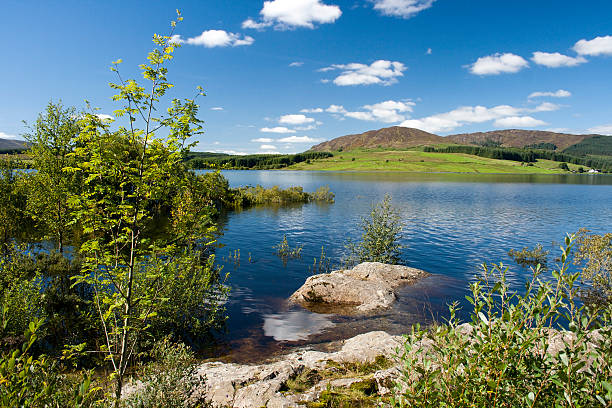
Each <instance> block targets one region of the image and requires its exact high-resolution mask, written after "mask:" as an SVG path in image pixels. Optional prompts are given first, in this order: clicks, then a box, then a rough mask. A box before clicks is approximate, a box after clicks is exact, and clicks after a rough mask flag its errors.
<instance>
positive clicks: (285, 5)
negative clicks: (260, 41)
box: [242, 0, 342, 30]
mask: <svg viewBox="0 0 612 408" xmlns="http://www.w3.org/2000/svg"><path fill="white" fill-rule="evenodd" d="M259 14H260V15H261V18H262V20H261V21H259V22H258V21H255V20H253V19H251V18H249V19H247V20H245V21H244V22H243V23H242V28H253V29H257V30H261V29H263V28H266V27H270V26H272V25H274V28H276V29H278V30H286V29H293V28H298V27H301V28H311V29H312V28H314V27H315V24H326V23H333V22H334V21H336V20H337V19H338V18H339V17H340V16H341V15H342V11H341V10H340V7H338V6H336V5H327V4H324V3H322V2H321V0H270V1H264V5H263V8H262V9H261V11H260V12H259Z"/></svg>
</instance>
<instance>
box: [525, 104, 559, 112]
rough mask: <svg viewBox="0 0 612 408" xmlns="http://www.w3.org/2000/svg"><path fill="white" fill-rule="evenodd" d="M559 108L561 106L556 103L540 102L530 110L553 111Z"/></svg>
mask: <svg viewBox="0 0 612 408" xmlns="http://www.w3.org/2000/svg"><path fill="white" fill-rule="evenodd" d="M559 108H561V105H557V104H556V103H550V102H542V103H541V104H539V105H538V106H536V107H535V108H534V109H531V112H553V111H556V110H559Z"/></svg>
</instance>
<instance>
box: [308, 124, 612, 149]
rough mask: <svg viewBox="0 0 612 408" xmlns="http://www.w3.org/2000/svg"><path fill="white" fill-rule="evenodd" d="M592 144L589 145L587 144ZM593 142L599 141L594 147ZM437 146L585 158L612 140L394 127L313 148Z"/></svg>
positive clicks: (611, 145) (529, 132)
mask: <svg viewBox="0 0 612 408" xmlns="http://www.w3.org/2000/svg"><path fill="white" fill-rule="evenodd" d="M587 141H589V142H587ZM594 141H597V142H596V143H594ZM436 144H460V145H479V146H501V147H531V148H540V149H555V150H557V151H563V150H565V149H567V148H569V147H570V146H571V147H572V149H573V150H572V151H574V150H575V151H576V152H578V151H580V152H582V153H583V154H597V153H595V152H593V151H592V150H596V151H601V152H602V153H599V154H606V153H603V152H606V151H607V150H609V149H611V148H612V137H610V136H601V135H573V134H569V133H555V132H547V131H543V130H521V129H508V130H494V131H491V132H476V133H461V134H456V135H450V136H444V137H442V136H438V135H435V134H433V133H428V132H424V131H422V130H419V129H413V128H406V127H401V126H393V127H389V128H383V129H379V130H370V131H368V132H365V133H360V134H355V135H347V136H341V137H337V138H335V139H332V140H329V141H327V142H323V143H320V144H318V145H316V146H313V147H312V148H311V150H314V151H336V150H339V149H342V150H354V149H359V148H365V149H373V148H378V147H382V148H389V149H404V148H408V147H414V146H425V145H436Z"/></svg>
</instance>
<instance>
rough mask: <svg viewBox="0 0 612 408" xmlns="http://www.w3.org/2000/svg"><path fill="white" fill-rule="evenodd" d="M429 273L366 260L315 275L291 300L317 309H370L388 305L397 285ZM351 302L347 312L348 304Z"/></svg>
mask: <svg viewBox="0 0 612 408" xmlns="http://www.w3.org/2000/svg"><path fill="white" fill-rule="evenodd" d="M428 275H429V274H428V273H427V272H425V271H422V270H420V269H415V268H410V267H407V266H401V265H387V264H383V263H379V262H364V263H361V264H359V265H357V266H355V267H354V268H353V269H348V270H338V271H333V272H331V273H325V274H319V275H313V276H311V277H309V278H308V279H306V282H305V283H304V285H302V287H300V288H299V289H298V290H297V291H296V292H295V293H294V294H293V295H291V297H290V298H289V300H290V301H293V302H296V303H298V304H301V305H302V306H304V307H306V308H309V309H313V306H314V308H315V310H314V311H318V310H316V306H317V305H318V306H321V305H326V306H330V307H331V306H341V307H344V308H345V309H342V308H341V309H336V310H335V311H337V312H339V313H343V312H344V313H345V314H350V312H351V311H352V312H355V313H368V312H372V311H374V310H376V309H385V308H388V307H389V306H391V304H392V303H393V302H394V301H395V299H396V295H395V292H394V289H395V288H397V287H399V286H402V285H406V284H409V283H414V282H416V281H418V280H419V279H422V278H424V277H426V276H428ZM347 306H348V313H346V312H347V309H346V307H347Z"/></svg>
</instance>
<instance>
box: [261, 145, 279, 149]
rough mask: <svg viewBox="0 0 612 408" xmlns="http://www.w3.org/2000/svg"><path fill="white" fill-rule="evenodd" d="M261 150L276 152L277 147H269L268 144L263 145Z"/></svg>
mask: <svg viewBox="0 0 612 408" xmlns="http://www.w3.org/2000/svg"><path fill="white" fill-rule="evenodd" d="M259 148H260V149H261V150H276V146H274V145H267V144H263V145H261V146H259Z"/></svg>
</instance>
